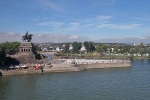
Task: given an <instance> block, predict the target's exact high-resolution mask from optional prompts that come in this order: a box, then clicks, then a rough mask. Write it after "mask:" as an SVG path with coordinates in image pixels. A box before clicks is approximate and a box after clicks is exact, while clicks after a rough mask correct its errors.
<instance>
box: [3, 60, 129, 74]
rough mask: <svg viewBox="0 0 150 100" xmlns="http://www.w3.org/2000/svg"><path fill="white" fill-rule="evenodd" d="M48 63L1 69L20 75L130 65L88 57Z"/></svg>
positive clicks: (6, 72)
mask: <svg viewBox="0 0 150 100" xmlns="http://www.w3.org/2000/svg"><path fill="white" fill-rule="evenodd" d="M47 61H48V62H51V64H50V65H47V64H44V66H42V68H41V69H35V68H32V67H29V68H28V69H15V70H2V71H1V74H2V75H4V76H5V75H20V74H36V73H51V72H73V71H84V70H87V69H95V68H113V67H130V66H132V65H131V61H129V60H118V59H111V60H93V59H92V60H91V59H90V60H89V59H57V60H47Z"/></svg>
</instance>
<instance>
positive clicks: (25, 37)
mask: <svg viewBox="0 0 150 100" xmlns="http://www.w3.org/2000/svg"><path fill="white" fill-rule="evenodd" d="M32 36H33V35H32V34H28V31H27V32H26V34H25V35H24V36H22V40H23V42H31V40H32Z"/></svg>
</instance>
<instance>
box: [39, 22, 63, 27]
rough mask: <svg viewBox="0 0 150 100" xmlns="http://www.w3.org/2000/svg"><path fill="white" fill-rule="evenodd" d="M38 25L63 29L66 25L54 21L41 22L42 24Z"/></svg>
mask: <svg viewBox="0 0 150 100" xmlns="http://www.w3.org/2000/svg"><path fill="white" fill-rule="evenodd" d="M37 25H39V26H52V27H61V26H63V25H64V23H62V22H52V21H48V22H41V23H38V24H37Z"/></svg>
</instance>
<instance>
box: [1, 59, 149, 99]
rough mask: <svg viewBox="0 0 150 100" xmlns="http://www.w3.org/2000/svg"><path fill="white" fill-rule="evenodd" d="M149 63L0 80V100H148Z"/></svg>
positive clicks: (135, 62)
mask: <svg viewBox="0 0 150 100" xmlns="http://www.w3.org/2000/svg"><path fill="white" fill-rule="evenodd" d="M149 93H150V60H133V61H132V67H128V68H107V69H91V70H86V71H81V72H67V73H48V74H32V75H19V76H17V75H15V76H1V77H0V100H149V99H150V94H149Z"/></svg>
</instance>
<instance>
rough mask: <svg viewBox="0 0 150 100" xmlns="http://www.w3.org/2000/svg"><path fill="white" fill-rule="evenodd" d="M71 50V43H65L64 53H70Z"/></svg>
mask: <svg viewBox="0 0 150 100" xmlns="http://www.w3.org/2000/svg"><path fill="white" fill-rule="evenodd" d="M68 51H69V43H67V44H65V47H63V51H62V52H63V53H68Z"/></svg>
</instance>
